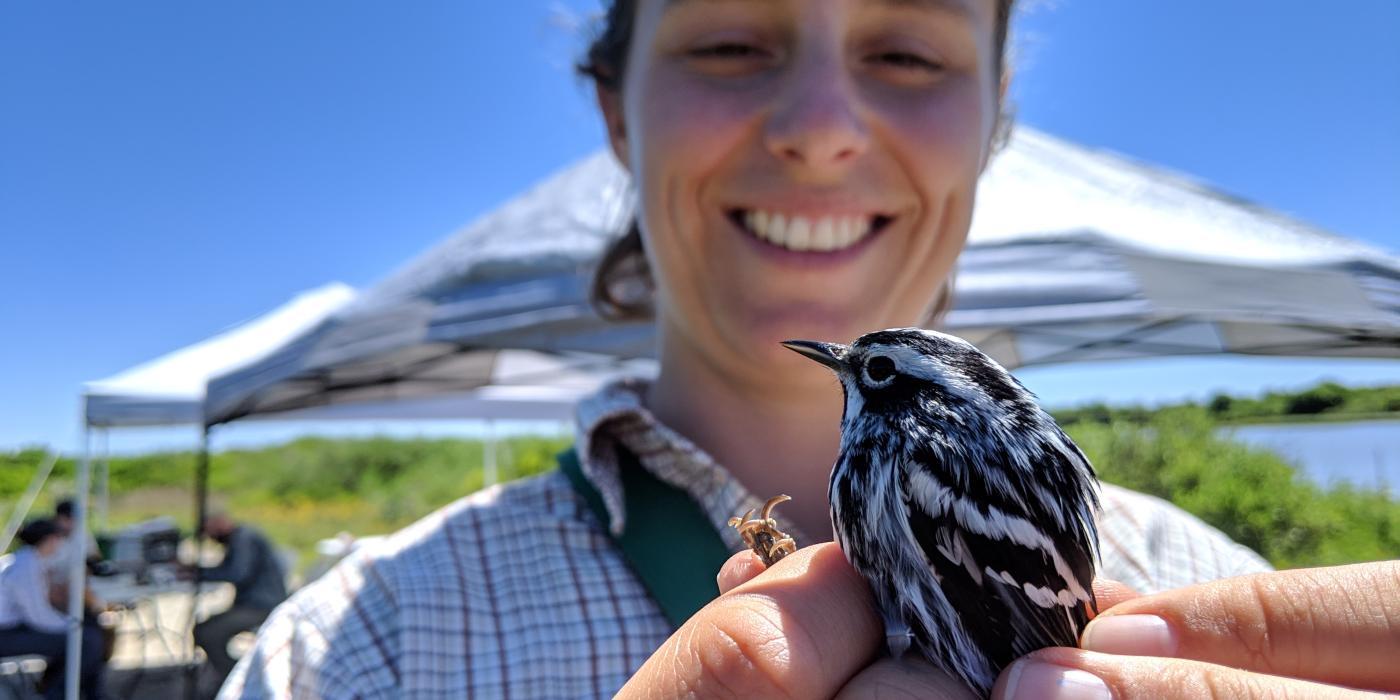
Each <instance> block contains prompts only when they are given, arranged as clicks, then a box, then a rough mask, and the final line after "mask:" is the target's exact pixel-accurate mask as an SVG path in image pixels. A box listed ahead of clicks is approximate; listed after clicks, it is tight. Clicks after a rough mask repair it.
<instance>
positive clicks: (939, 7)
mask: <svg viewBox="0 0 1400 700" xmlns="http://www.w3.org/2000/svg"><path fill="white" fill-rule="evenodd" d="M739 1H740V0H666V7H665V10H667V11H669V10H671V9H672V8H674V7H676V6H679V5H689V4H692V3H700V2H710V3H722V2H739ZM743 1H744V2H754V3H762V4H771V3H772V2H773V1H774V0H743ZM867 2H868V3H869V4H874V5H886V6H889V7H898V8H911V9H915V10H923V11H929V12H941V13H944V14H954V15H959V16H962V17H969V16H971V15H972V10H971V8H969V7H968V6H967V3H966V2H964V1H963V0H867Z"/></svg>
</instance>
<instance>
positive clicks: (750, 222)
mask: <svg viewBox="0 0 1400 700" xmlns="http://www.w3.org/2000/svg"><path fill="white" fill-rule="evenodd" d="M743 221H744V226H745V227H747V228H748V229H749V231H750V232H751V233H753V234H754V235H756V236H758V237H759V238H761V239H763V240H765V241H768V242H769V243H772V244H774V245H779V246H782V247H784V248H787V249H789V250H796V251H808V250H813V251H818V252H828V251H833V250H842V249H845V248H849V247H850V246H852V245H855V244H856V243H857V242H859V241H860V240H861V239H863V238H865V237H866V236H867V235H869V234H870V227H871V224H872V221H873V217H869V216H838V217H832V216H826V217H822V218H820V219H817V220H816V221H813V220H811V219H808V218H806V217H802V216H794V217H790V218H789V217H788V216H787V215H785V214H775V213H771V212H768V211H764V210H762V209H758V210H752V211H745V212H744V216H743Z"/></svg>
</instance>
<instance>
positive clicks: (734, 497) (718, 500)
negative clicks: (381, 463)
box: [220, 381, 1269, 699]
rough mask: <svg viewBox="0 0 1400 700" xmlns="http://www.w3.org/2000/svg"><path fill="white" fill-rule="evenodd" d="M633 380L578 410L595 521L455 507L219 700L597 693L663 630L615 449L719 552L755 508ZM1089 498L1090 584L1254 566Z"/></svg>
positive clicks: (484, 502)
mask: <svg viewBox="0 0 1400 700" xmlns="http://www.w3.org/2000/svg"><path fill="white" fill-rule="evenodd" d="M643 386H644V385H643V384H641V383H640V382H636V381H628V382H620V383H617V384H614V385H611V386H609V387H607V388H605V389H603V390H602V391H600V392H599V393H598V394H596V395H594V396H593V397H591V398H590V399H588V400H586V401H584V402H583V403H582V404H581V405H580V406H579V409H578V414H577V419H578V444H577V447H578V452H579V455H580V461H581V463H582V468H583V471H584V474H585V476H586V477H587V478H588V479H589V480H590V481H592V483H593V484H594V485H595V486H596V487H597V489H598V490H599V492H600V493H601V494H602V495H603V499H604V502H605V504H606V505H607V507H608V511H609V514H610V516H611V517H610V520H611V522H610V523H607V524H606V526H605V524H602V523H599V522H598V521H597V520H596V518H595V517H594V515H593V513H592V511H590V510H589V508H588V506H587V505H585V503H584V501H583V500H582V499H580V498H579V497H578V496H577V495H576V494H575V492H574V490H573V489H572V488H571V487H570V484H569V481H568V479H567V478H566V477H565V476H563V475H562V474H561V473H560V472H559V471H558V470H555V471H553V472H550V473H548V474H545V475H542V476H538V477H535V478H531V479H525V480H521V481H517V482H514V483H511V484H506V485H503V486H495V487H491V488H488V489H485V490H483V491H480V492H478V493H475V494H472V495H470V496H468V497H466V498H463V499H461V500H458V501H457V502H455V503H453V504H451V505H449V506H447V507H445V508H443V509H441V510H439V511H437V512H436V513H433V514H432V515H430V516H428V517H426V518H424V519H423V520H421V521H419V522H418V523H416V524H414V525H412V526H409V527H408V528H405V529H404V530H401V531H400V532H398V533H396V534H394V535H393V536H391V537H389V538H387V540H386V541H384V542H383V543H382V544H381V545H379V546H377V547H375V548H373V549H371V550H369V551H362V552H358V553H356V554H355V555H353V556H352V557H350V558H349V559H347V560H346V561H345V562H342V563H341V564H340V565H338V566H337V567H336V568H335V569H333V570H331V571H330V572H329V573H327V574H326V575H325V576H323V577H322V578H320V579H318V580H317V581H316V582H315V583H313V584H311V585H309V586H307V587H306V588H304V589H302V590H301V591H300V592H298V593H297V594H296V595H295V596H293V597H292V598H291V599H290V600H288V601H287V602H286V603H284V604H283V605H282V606H281V607H279V608H278V609H277V611H276V612H274V613H273V615H272V616H271V617H270V618H269V619H268V621H267V622H266V623H264V625H263V626H262V629H261V630H260V631H259V632H258V640H257V644H256V646H255V647H254V648H253V650H252V651H251V652H249V653H248V654H246V655H245V657H244V658H243V660H242V661H241V662H240V663H239V664H238V667H237V668H236V669H235V670H234V672H233V674H232V675H231V676H230V677H229V679H228V682H227V683H226V684H225V685H224V687H223V689H222V691H221V693H220V697H221V698H317V697H325V698H347V699H348V698H364V699H368V698H399V697H406V698H439V697H489V698H497V697H499V698H512V697H513V698H582V697H611V696H612V695H613V694H614V693H615V692H616V691H617V690H618V689H619V688H620V687H621V686H622V684H623V683H624V682H626V680H627V679H628V677H630V676H631V675H632V673H634V672H635V671H636V670H637V669H638V668H639V667H640V666H641V665H642V662H644V661H646V659H647V657H648V656H650V655H651V653H652V651H653V650H655V649H656V648H657V647H658V646H660V644H661V643H662V642H663V641H665V640H666V638H667V637H669V636H670V634H671V632H672V628H671V626H670V624H669V623H668V622H667V621H666V619H665V617H663V616H662V614H661V611H660V610H659V608H658V607H657V605H656V603H655V602H653V601H652V599H651V598H650V597H649V596H648V593H647V591H646V589H645V588H644V587H643V586H642V584H641V583H640V582H639V581H638V580H637V577H636V575H635V574H633V572H632V571H631V569H629V568H628V566H627V564H626V563H625V562H624V561H623V558H622V556H621V554H620V553H619V551H618V550H617V548H616V547H614V546H613V544H612V542H611V540H609V538H608V531H607V529H606V527H611V528H612V529H613V530H614V531H620V530H621V527H622V525H623V517H624V513H623V512H622V493H621V490H622V488H621V482H620V479H619V476H618V463H617V453H618V450H619V449H625V450H628V451H630V452H632V453H633V454H636V455H637V456H638V457H639V459H640V462H641V464H642V465H643V467H645V468H646V469H647V470H649V471H650V472H651V473H653V474H654V475H656V477H657V478H659V479H661V480H662V481H665V482H667V483H669V484H672V485H674V486H676V487H679V488H681V489H684V490H685V491H686V492H688V493H689V494H690V495H691V496H692V497H694V498H695V500H696V502H698V503H699V504H700V506H701V508H702V510H703V511H704V512H705V513H706V514H707V516H708V517H709V519H710V521H711V523H712V524H713V525H714V527H715V529H716V530H717V531H718V532H719V533H720V534H721V537H723V538H724V540H725V542H726V543H727V544H728V545H729V546H730V547H731V548H732V549H733V550H735V551H737V550H739V549H741V548H742V546H743V545H742V544H741V543H740V541H739V539H738V536H737V533H735V532H734V531H733V530H732V529H730V528H728V527H725V522H726V520H728V518H729V517H730V516H731V515H734V514H735V513H742V512H744V511H745V510H747V509H749V508H755V507H758V506H759V505H760V504H761V499H759V498H757V497H755V496H754V495H753V494H750V493H749V492H748V491H747V490H745V489H744V487H743V486H742V485H741V484H740V483H739V482H738V481H737V480H736V479H735V478H734V477H733V476H732V475H730V474H729V472H728V471H726V470H725V469H724V468H723V467H721V466H719V465H717V464H715V463H714V461H713V460H712V459H711V458H710V457H709V456H708V455H706V454H705V453H704V452H702V451H701V450H699V449H698V448H697V447H696V446H695V445H694V444H692V443H691V442H690V441H688V440H686V439H685V438H684V437H682V436H680V435H678V434H676V433H675V432H674V431H672V430H670V429H669V428H667V427H666V426H664V425H661V424H660V423H658V422H657V421H656V419H655V418H653V417H652V416H651V414H650V413H648V412H647V411H646V409H645V408H643V407H642V403H641V393H642V388H643ZM1102 496H1103V506H1104V509H1103V514H1102V516H1101V518H1100V521H1099V534H1100V537H1101V540H1102V557H1103V566H1102V569H1101V574H1102V575H1103V576H1106V577H1109V578H1114V579H1117V580H1119V581H1122V582H1124V583H1126V584H1128V585H1130V586H1132V587H1134V588H1136V589H1137V590H1139V591H1143V592H1153V591H1159V590H1164V589H1169V588H1175V587H1179V586H1184V585H1187V584H1191V583H1196V582H1200V581H1207V580H1212V579H1217V578H1223V577H1226V576H1233V575H1237V574H1244V573H1253V572H1257V571H1266V570H1268V568H1269V567H1268V564H1266V563H1265V562H1264V561H1263V560H1262V559H1260V558H1259V556H1258V555H1256V554H1254V553H1253V552H1251V551H1249V550H1248V549H1246V548H1244V547H1242V546H1240V545H1237V544H1235V543H1233V542H1231V541H1230V540H1229V539H1228V538H1226V537H1225V536H1224V535H1223V534H1221V533H1220V532H1219V531H1217V530H1215V529H1213V528H1211V527H1209V526H1208V525H1206V524H1205V523H1203V522H1201V521H1200V520H1197V519H1196V518H1194V517H1192V516H1190V515H1188V514H1186V513H1185V512H1183V511H1181V510H1179V509H1177V508H1176V507H1174V506H1172V505H1170V504H1168V503H1166V502H1164V501H1161V500H1159V499H1156V498H1152V497H1149V496H1144V495H1141V494H1137V493H1133V492H1131V491H1126V490H1124V489H1120V488H1116V487H1113V486H1108V485H1105V486H1104V488H1103V494H1102ZM794 534H797V533H794ZM811 541H812V540H810V539H806V538H804V537H801V536H800V535H799V536H798V542H799V543H801V542H811Z"/></svg>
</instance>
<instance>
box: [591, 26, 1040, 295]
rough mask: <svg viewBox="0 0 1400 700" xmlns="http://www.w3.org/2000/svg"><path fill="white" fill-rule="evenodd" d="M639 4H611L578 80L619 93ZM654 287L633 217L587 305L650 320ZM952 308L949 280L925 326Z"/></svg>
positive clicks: (604, 261) (1002, 123) (1003, 117)
mask: <svg viewBox="0 0 1400 700" xmlns="http://www.w3.org/2000/svg"><path fill="white" fill-rule="evenodd" d="M1016 2H1017V0H997V16H996V27H995V29H994V32H995V35H996V36H995V38H996V43H995V46H996V75H997V78H998V79H999V80H1000V79H1001V78H1002V75H1003V73H1004V71H1005V70H1006V64H1007V58H1006V54H1007V50H1006V39H1007V36H1008V34H1009V33H1010V26H1011V13H1012V10H1013V9H1014V8H1015V5H1016ZM636 15H637V0H612V4H611V5H609V7H608V11H607V14H606V15H605V16H604V17H603V23H602V29H601V30H600V31H599V32H598V34H597V35H596V36H595V37H594V39H593V42H592V43H591V44H589V46H588V52H587V53H586V54H585V55H584V58H583V60H582V61H581V62H580V63H579V64H578V66H577V69H578V72H579V74H580V75H583V76H586V77H588V78H590V79H592V80H593V82H594V83H596V84H597V85H598V86H599V87H601V88H603V89H605V90H611V91H614V92H616V91H619V90H621V89H622V78H623V75H624V74H625V73H626V72H627V51H628V48H629V47H630V46H631V44H632V29H633V25H634V24H635V21H636ZM1000 110H1001V111H1000V114H999V115H998V117H997V125H996V128H995V130H994V136H993V138H992V143H993V146H994V147H995V148H1000V147H1001V146H1002V145H1004V144H1005V143H1006V140H1007V139H1008V138H1009V137H1010V134H1011V123H1012V121H1013V118H1012V117H1013V115H1012V111H1011V109H1010V107H1009V105H1008V104H1006V102H1005V101H1003V102H1002V104H1001V105H1000ZM653 284H654V283H653V281H652V277H651V270H650V269H649V268H648V267H647V260H646V251H645V250H644V248H643V247H642V230H641V227H640V226H639V225H638V223H637V220H636V218H635V217H634V218H633V219H632V221H631V222H630V223H628V225H627V230H626V232H625V233H623V234H622V236H620V237H618V238H616V239H614V240H613V241H612V242H611V243H610V244H609V245H608V247H607V248H606V249H605V250H604V251H603V255H602V257H601V258H599V260H598V264H597V267H595V268H594V270H593V283H592V286H591V288H590V290H589V299H590V301H592V303H593V308H595V309H596V310H597V311H598V313H599V314H600V315H601V316H602V317H603V318H607V319H611V320H616V321H634V320H641V319H645V318H648V317H649V316H650V315H651V312H652V305H651V300H652V294H651V292H652V291H653ZM952 305H953V279H952V277H951V276H949V278H948V280H947V282H946V283H945V284H944V285H943V291H942V293H941V294H940V296H939V299H938V303H937V305H936V306H935V308H934V309H933V312H932V313H931V314H930V315H929V319H927V321H935V320H937V319H938V318H940V317H942V316H943V314H944V313H945V312H947V311H948V309H949V308H951V307H952Z"/></svg>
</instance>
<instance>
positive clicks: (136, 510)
mask: <svg viewBox="0 0 1400 700" xmlns="http://www.w3.org/2000/svg"><path fill="white" fill-rule="evenodd" d="M569 442H570V441H569V440H568V439H565V438H541V437H518V438H510V439H505V440H501V441H500V442H499V443H498V446H497V462H498V464H499V465H500V467H499V470H498V478H499V479H500V480H501V481H509V480H513V479H518V478H521V477H526V476H530V475H533V474H538V473H541V472H544V471H547V470H549V469H552V468H553V467H554V463H555V455H557V454H558V453H559V452H560V451H561V450H563V449H564V448H565V447H567V446H568V444H569ZM484 447H485V446H484V444H483V443H482V442H480V441H475V440H458V439H414V440H401V439H391V438H383V437H376V438H366V439H353V440H344V439H326V438H302V439H299V440H294V441H292V442H289V443H286V444H283V445H277V446H273V447H265V448H261V449H256V450H229V451H226V452H221V453H217V454H215V455H213V456H212V458H211V463H210V470H209V471H210V477H209V493H210V501H211V504H212V505H213V506H214V507H221V508H227V509H228V511H229V513H230V514H231V515H233V516H234V517H235V518H238V519H241V520H246V521H248V522H251V523H255V524H257V525H258V526H259V527H261V528H262V529H263V530H264V531H265V532H267V533H268V535H269V536H270V537H272V538H273V540H275V541H276V542H277V543H278V544H279V545H281V546H284V547H290V548H293V549H295V550H297V552H298V554H299V556H300V562H301V564H302V565H303V566H304V565H306V564H309V563H310V561H311V559H312V558H313V557H314V553H315V546H316V542H318V541H319V540H321V539H324V538H328V537H333V536H335V534H336V533H338V532H340V531H342V530H348V531H350V532H352V533H354V534H357V535H369V534H379V533H387V532H392V531H394V530H397V529H399V528H401V527H403V526H405V525H408V524H410V523H412V522H413V521H415V520H418V519H419V518H421V517H423V516H425V515H427V514H428V513H431V512H432V511H433V510H435V509H437V508H439V507H441V506H443V505H446V504H448V503H450V502H452V501H454V500H456V499H458V498H461V497H462V496H464V495H466V494H469V493H472V492H474V491H476V490H478V489H480V488H481V487H482V485H483V483H484V474H483V469H482V465H483V461H484V456H485V452H484ZM43 456H44V453H43V451H42V450H39V449H26V450H21V451H19V452H13V453H0V508H3V512H4V513H5V514H6V515H8V513H9V512H10V509H11V508H12V507H13V506H14V504H15V502H16V501H18V500H19V497H20V496H21V494H23V492H24V489H25V487H26V486H27V485H28V483H29V480H30V478H31V477H32V476H33V475H34V472H35V470H36V469H37V468H38V465H39V463H40V462H41V461H42V459H43ZM194 465H195V456H194V454H193V453H190V452H163V453H155V454H149V455H140V456H131V457H113V458H112V459H111V460H110V475H111V476H110V484H111V494H112V501H111V515H110V522H109V525H110V526H111V527H121V526H123V525H128V524H131V523H135V522H140V521H142V520H146V519H149V518H154V517H157V516H161V515H165V516H170V517H173V518H174V519H175V520H176V522H177V523H179V525H180V527H181V528H182V529H185V530H187V531H188V530H190V529H192V527H193V524H194V519H195V516H194V497H193V493H194ZM75 466H76V464H75V461H74V460H72V459H68V458H64V459H60V460H59V462H58V464H57V465H55V467H54V472H53V475H52V476H51V477H50V481H49V485H48V487H47V488H46V489H45V495H44V496H42V497H40V499H39V500H38V501H37V502H36V503H35V505H34V511H35V512H36V513H43V512H48V511H49V509H50V508H51V507H52V505H53V499H54V496H51V495H50V494H59V495H66V494H71V493H72V491H73V483H74V475H75Z"/></svg>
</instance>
